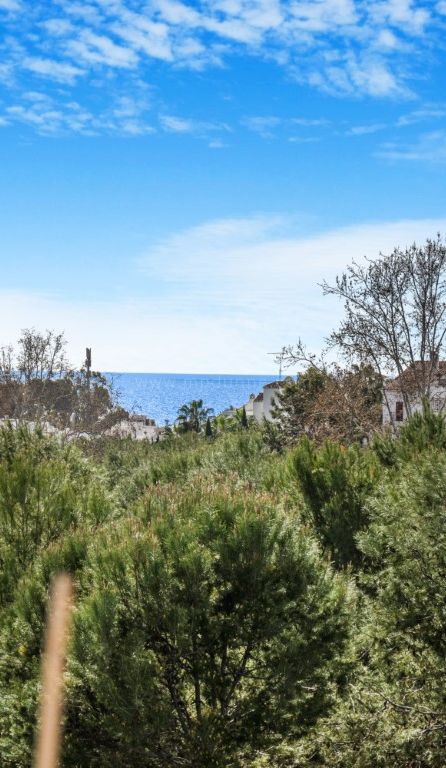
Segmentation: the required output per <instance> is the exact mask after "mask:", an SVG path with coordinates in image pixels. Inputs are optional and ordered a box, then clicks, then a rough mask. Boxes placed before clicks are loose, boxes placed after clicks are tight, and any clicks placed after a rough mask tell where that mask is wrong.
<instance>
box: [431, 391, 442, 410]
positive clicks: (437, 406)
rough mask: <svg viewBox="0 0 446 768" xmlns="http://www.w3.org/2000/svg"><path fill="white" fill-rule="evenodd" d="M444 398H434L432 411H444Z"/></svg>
mask: <svg viewBox="0 0 446 768" xmlns="http://www.w3.org/2000/svg"><path fill="white" fill-rule="evenodd" d="M443 403H444V401H443V398H441V397H439V396H438V395H437V396H436V397H433V398H432V409H433V410H434V411H436V412H437V413H439V412H440V411H442V410H443Z"/></svg>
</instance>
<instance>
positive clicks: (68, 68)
mask: <svg viewBox="0 0 446 768" xmlns="http://www.w3.org/2000/svg"><path fill="white" fill-rule="evenodd" d="M22 66H23V68H24V69H28V70H29V71H30V72H34V73H35V74H36V75H40V76H41V77H46V78H49V79H51V80H55V81H56V82H58V83H67V84H71V83H73V82H74V81H75V80H76V78H77V77H79V76H80V75H83V74H84V72H85V70H83V69H81V68H80V67H78V66H75V65H74V64H67V63H66V62H61V61H56V60H54V59H44V58H40V57H38V56H26V57H25V59H24V60H23V64H22Z"/></svg>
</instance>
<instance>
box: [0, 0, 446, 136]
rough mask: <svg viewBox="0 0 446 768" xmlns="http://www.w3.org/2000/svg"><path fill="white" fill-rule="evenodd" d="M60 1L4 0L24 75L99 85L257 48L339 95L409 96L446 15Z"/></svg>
mask: <svg viewBox="0 0 446 768" xmlns="http://www.w3.org/2000/svg"><path fill="white" fill-rule="evenodd" d="M51 10H52V11H53V12H52V13H50V12H49V11H50V9H49V7H48V4H47V3H45V2H43V0H37V2H35V3H31V0H0V12H3V14H2V22H4V24H5V27H6V32H7V34H6V36H5V41H6V42H5V44H4V46H3V52H2V53H3V65H2V66H3V67H5V66H7V67H9V71H10V72H11V71H12V72H13V73H14V75H15V78H16V81H20V77H22V74H23V72H24V71H25V72H27V73H28V76H31V75H34V76H35V77H36V78H39V77H40V78H41V77H45V78H47V79H48V81H51V80H52V81H54V83H55V84H57V83H63V84H65V85H74V84H75V82H76V80H78V78H79V77H80V76H81V75H83V79H84V82H85V84H86V87H87V85H88V84H91V86H92V87H93V88H94V87H96V84H97V77H98V75H101V76H103V77H104V78H105V77H107V75H108V74H110V76H111V77H113V76H114V74H115V73H116V71H120V72H121V76H124V74H125V73H126V72H127V73H128V76H129V77H130V76H131V75H133V74H134V75H135V76H137V77H140V78H141V79H146V78H147V76H148V72H149V71H150V70H149V64H150V61H151V60H158V61H160V62H162V63H163V64H164V65H165V66H173V67H188V68H190V69H192V70H201V69H203V68H205V67H216V66H222V65H224V64H225V62H227V61H228V60H230V58H231V57H232V56H234V55H238V56H239V55H242V54H247V55H249V56H251V57H257V58H259V59H263V60H266V61H271V60H274V61H275V62H276V63H278V64H279V66H281V67H283V68H284V69H285V70H286V71H287V72H288V74H289V75H290V76H291V77H292V78H294V79H295V80H296V81H298V82H304V83H306V84H307V85H309V86H312V87H314V88H318V89H321V90H324V91H327V92H329V93H331V94H335V95H337V96H349V97H351V96H369V97H377V98H383V97H385V98H399V99H401V98H407V97H410V96H411V95H412V88H413V83H416V80H417V77H418V74H419V72H418V71H417V69H419V66H420V65H419V63H418V61H419V60H421V58H420V57H419V56H418V54H419V53H420V52H421V51H424V50H425V49H426V47H428V46H429V44H431V41H432V40H435V35H437V34H441V32H442V28H443V24H444V16H443V15H442V14H443V13H444V2H439V3H437V4H436V5H435V4H430V5H429V4H427V3H425V2H422V0H367V2H366V1H365V0H307V2H288V1H287V0H197V2H196V3H194V4H191V3H186V2H182V1H181V0H153V2H151V3H150V4H148V3H145V2H143V0H110V2H104V1H103V0H90V2H79V0H77V1H76V0H59V1H58V3H57V4H54V6H52V8H51ZM20 12H21V16H20V19H21V20H23V24H21V25H20V27H19V26H18V25H17V24H16V23H15V21H16V16H17V14H18V13H20ZM428 32H429V36H428V35H427V33H428ZM17 45H19V47H20V51H19V50H18V48H17ZM123 73H124V74H123ZM9 80H10V81H11V82H12V80H13V79H12V78H11V77H10V78H9ZM30 87H31V88H32V87H33V86H32V83H30V82H27V83H26V88H27V89H28V90H29V89H30ZM263 119H265V118H263ZM252 127H253V130H255V129H256V127H255V124H254V123H252ZM258 127H260V130H263V132H264V133H265V132H267V126H266V125H263V129H262V126H260V123H258Z"/></svg>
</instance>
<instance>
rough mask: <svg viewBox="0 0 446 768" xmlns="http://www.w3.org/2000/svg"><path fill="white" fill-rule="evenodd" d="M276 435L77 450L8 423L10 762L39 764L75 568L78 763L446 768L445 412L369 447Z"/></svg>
mask: <svg viewBox="0 0 446 768" xmlns="http://www.w3.org/2000/svg"><path fill="white" fill-rule="evenodd" d="M234 421H235V420H234ZM213 425H214V422H213ZM279 436H280V431H279V430H278V427H277V425H275V424H272V425H271V435H270V443H268V439H267V438H266V437H265V427H264V426H263V427H262V428H261V427H258V426H256V425H255V424H252V425H250V427H249V429H245V428H243V427H241V425H240V424H238V425H233V427H232V426H231V428H230V429H219V428H218V429H217V430H215V431H214V436H213V439H212V440H210V439H206V438H205V434H203V433H202V434H198V433H196V432H195V431H192V430H191V431H187V432H186V433H185V434H181V435H179V434H173V435H171V437H170V438H169V439H168V440H165V441H161V442H160V443H158V444H156V445H150V444H148V443H144V442H142V443H137V442H133V441H131V440H118V439H116V438H107V439H101V440H97V441H95V442H94V443H92V442H86V443H85V444H83V453H81V450H80V447H79V446H74V445H72V444H71V445H63V444H61V443H60V442H59V441H57V440H55V439H50V438H48V437H45V436H44V435H42V433H41V432H39V431H38V430H35V431H29V430H25V429H12V428H11V427H9V428H6V429H3V430H0V566H1V567H0V692H1V696H0V764H1V766H2V768H3V766H5V768H29V765H30V763H31V753H32V745H33V739H34V730H35V717H36V704H37V697H38V691H39V673H40V654H41V649H42V642H43V634H44V623H45V614H46V605H47V598H48V591H49V587H50V584H51V580H52V578H53V576H54V574H55V573H57V572H59V571H61V570H64V571H68V572H70V573H72V574H73V576H74V579H75V587H76V611H75V621H74V632H73V637H72V644H71V649H70V654H69V663H68V674H67V710H66V724H65V738H64V756H63V763H62V764H63V766H64V768H81V766H82V767H83V766H85V765H88V766H91V767H92V768H109V766H110V765H112V764H114V763H115V762H116V761H119V763H121V764H122V766H123V768H134V766H141V768H171V767H172V766H173V768H175V767H177V768H192V766H194V767H195V766H197V768H267V767H268V768H270V766H271V767H272V768H304V767H305V768H309V766H313V768H316V767H319V768H322V767H323V768H329V767H330V768H394V767H395V768H440V767H442V766H443V764H444V745H445V738H446V733H445V732H446V726H445V723H446V704H445V697H444V689H445V685H446V664H445V661H444V659H445V658H446V635H445V629H444V628H445V626H446V613H445V605H446V586H445V585H446V528H445V526H446V523H445V521H446V451H445V447H446V445H445V442H444V437H445V426H444V421H443V418H442V417H441V416H437V415H435V414H432V413H431V412H430V411H428V410H427V409H426V410H425V412H424V414H421V415H417V416H415V417H414V418H413V419H412V420H411V421H410V422H409V423H408V424H407V426H406V425H405V426H404V427H403V429H402V430H401V434H400V436H399V437H397V438H395V437H392V438H390V437H388V436H385V435H384V436H382V437H380V438H376V439H375V440H374V442H373V445H372V447H371V448H370V449H368V448H367V449H364V448H360V447H359V446H357V445H355V446H353V447H349V448H347V447H345V446H343V445H340V444H338V443H335V442H333V441H331V442H325V443H323V444H322V445H316V444H315V443H313V442H312V441H311V440H309V439H308V438H307V437H306V438H302V439H301V440H300V442H299V444H298V445H297V447H296V448H295V449H293V450H291V451H290V450H289V449H287V448H286V447H285V446H284V445H283V443H282V444H279V445H278V446H277V449H275V446H274V440H275V439H277V440H278V441H279ZM325 552H326V554H325ZM330 560H332V561H333V562H334V564H335V566H336V568H337V571H333V569H332V567H331V565H330V562H329V561H330ZM350 565H351V566H353V567H352V568H350V567H349V566H350Z"/></svg>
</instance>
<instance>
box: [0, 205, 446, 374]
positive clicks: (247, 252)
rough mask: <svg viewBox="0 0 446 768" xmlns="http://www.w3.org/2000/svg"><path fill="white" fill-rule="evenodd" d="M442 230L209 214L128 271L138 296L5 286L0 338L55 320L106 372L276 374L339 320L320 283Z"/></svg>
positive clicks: (420, 224) (424, 224)
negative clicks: (288, 352) (301, 346)
mask: <svg viewBox="0 0 446 768" xmlns="http://www.w3.org/2000/svg"><path fill="white" fill-rule="evenodd" d="M437 231H443V232H445V231H446V219H439V220H438V219H432V220H418V221H417V220H401V221H391V222H382V223H375V224H368V223H363V224H358V225H357V226H354V227H346V228H342V229H334V230H331V231H328V232H322V233H321V232H319V233H315V234H313V235H311V236H308V235H307V236H304V235H303V234H302V232H301V231H300V226H299V221H298V220H297V221H290V220H288V219H287V218H286V217H283V216H280V215H274V214H263V215H258V216H251V217H247V218H240V219H217V220H213V221H207V222H203V223H202V224H201V225H199V226H196V227H192V228H188V229H185V230H183V231H179V232H177V233H176V234H174V235H172V236H170V237H166V238H164V239H163V240H161V241H159V242H157V243H155V244H153V245H152V246H151V247H150V248H149V249H148V251H147V252H146V253H145V255H144V257H143V258H142V259H141V261H140V267H139V271H138V272H137V273H136V274H135V280H137V282H138V286H140V285H141V283H143V281H144V280H146V281H147V286H148V291H149V290H150V289H151V290H152V294H151V297H150V296H147V297H146V298H144V300H142V299H141V298H135V297H134V296H132V295H131V294H128V293H127V294H125V295H121V296H115V297H114V298H113V300H110V299H108V298H104V299H103V300H99V299H98V300H96V301H92V300H89V301H84V300H82V299H81V298H79V299H78V300H67V298H66V297H64V296H59V295H44V294H36V293H18V292H17V291H6V290H5V289H0V328H1V333H2V339H3V342H7V341H9V340H11V339H15V338H17V336H18V335H19V333H20V329H21V328H24V327H27V326H31V325H36V326H37V327H42V328H45V327H50V328H51V327H54V318H57V322H58V326H59V327H60V328H63V329H65V332H66V336H67V338H68V339H69V340H70V349H69V352H70V357H71V358H72V359H73V360H81V359H82V356H83V352H84V350H85V343H86V340H88V343H89V345H91V346H93V348H94V350H95V359H96V363H97V365H98V367H99V368H100V369H102V370H128V371H132V370H133V371H142V370H148V369H149V370H152V371H171V370H175V371H190V372H209V373H212V372H214V373H221V372H234V373H248V372H253V373H254V372H255V373H259V372H263V371H266V370H268V368H269V369H270V370H274V369H273V368H271V367H270V366H272V361H271V358H269V357H268V355H267V352H269V351H270V350H272V349H280V347H281V346H282V345H283V344H287V343H292V342H294V341H295V340H296V339H297V338H298V337H299V336H301V337H302V338H304V339H305V340H306V341H307V342H308V344H309V345H311V346H312V347H313V348H315V349H317V348H318V347H320V346H322V344H323V339H324V337H325V336H326V335H327V334H328V332H329V331H330V330H331V329H332V328H333V327H334V326H335V325H336V323H337V320H338V318H339V316H340V313H341V307H340V306H339V305H338V303H337V302H336V301H334V300H331V299H330V298H329V297H325V298H324V297H322V296H321V291H320V289H319V288H318V286H317V283H319V282H320V281H321V280H322V279H323V278H326V279H328V280H332V279H333V278H334V276H335V275H336V274H338V273H339V272H340V271H341V270H342V269H343V268H344V267H345V265H346V264H347V263H348V262H349V261H350V260H351V259H352V258H356V259H361V258H363V257H364V256H368V257H370V258H374V257H376V256H377V255H378V254H379V252H380V251H383V252H389V251H391V250H392V249H393V247H394V246H396V245H400V246H402V247H404V246H405V245H407V244H410V243H411V242H413V241H417V242H423V241H424V240H425V238H426V237H428V236H432V235H433V234H435V232H437ZM160 286H162V290H159V288H160ZM140 295H141V294H140V293H139V296H140ZM296 308H298V311H296ZM129 339H130V340H131V343H129ZM191 339H193V340H194V354H193V356H192V357H191V354H190V340H191ZM216 339H218V344H216Z"/></svg>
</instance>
